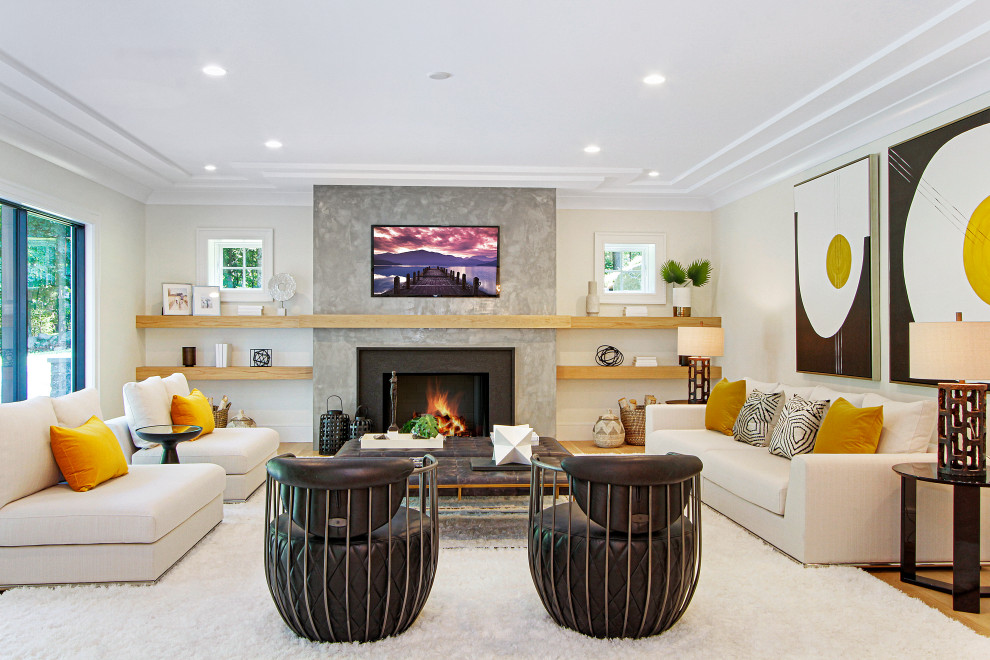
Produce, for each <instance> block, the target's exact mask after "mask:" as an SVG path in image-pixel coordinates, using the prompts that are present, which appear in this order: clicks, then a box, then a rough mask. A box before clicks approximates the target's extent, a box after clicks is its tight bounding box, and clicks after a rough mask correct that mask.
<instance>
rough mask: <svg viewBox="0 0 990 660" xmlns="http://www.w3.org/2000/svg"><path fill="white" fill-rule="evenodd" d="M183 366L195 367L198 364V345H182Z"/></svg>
mask: <svg viewBox="0 0 990 660" xmlns="http://www.w3.org/2000/svg"><path fill="white" fill-rule="evenodd" d="M182 366H183V367H195V366H196V347H195V346H183V347H182Z"/></svg>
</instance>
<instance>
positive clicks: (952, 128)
mask: <svg viewBox="0 0 990 660" xmlns="http://www.w3.org/2000/svg"><path fill="white" fill-rule="evenodd" d="M988 154H990V109H987V110H982V111H980V112H977V113H975V114H972V115H969V116H968V117H964V118H962V119H959V120H957V121H954V122H952V123H951V124H948V125H946V126H942V127H941V128H936V129H935V130H932V131H929V132H928V133H924V134H923V135H919V136H917V137H914V138H911V139H910V140H907V141H905V142H901V143H900V144H897V145H894V146H892V147H890V148H889V150H888V153H887V177H888V180H889V184H888V197H889V204H890V211H889V216H890V221H889V227H888V231H889V236H888V238H889V242H890V259H889V262H890V380H891V382H898V383H915V384H931V383H932V382H933V381H922V380H917V379H913V378H911V376H910V364H909V355H910V345H909V339H908V324H909V323H911V322H912V321H952V320H954V319H955V315H956V312H962V314H963V319H964V320H966V321H990V241H988V235H990V179H988V178H987V165H988V160H990V157H988Z"/></svg>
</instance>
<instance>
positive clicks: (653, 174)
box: [647, 170, 660, 176]
mask: <svg viewBox="0 0 990 660" xmlns="http://www.w3.org/2000/svg"><path fill="white" fill-rule="evenodd" d="M647 174H648V175H649V176H660V173H659V172H657V171H656V170H650V171H649V172H647Z"/></svg>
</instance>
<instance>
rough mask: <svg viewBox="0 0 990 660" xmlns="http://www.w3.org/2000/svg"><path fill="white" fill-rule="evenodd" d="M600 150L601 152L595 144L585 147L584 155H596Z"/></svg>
mask: <svg viewBox="0 0 990 660" xmlns="http://www.w3.org/2000/svg"><path fill="white" fill-rule="evenodd" d="M601 150H602V148H601V147H599V146H598V145H597V144H589V145H588V146H587V147H585V148H584V153H586V154H597V153H598V152H599V151H601Z"/></svg>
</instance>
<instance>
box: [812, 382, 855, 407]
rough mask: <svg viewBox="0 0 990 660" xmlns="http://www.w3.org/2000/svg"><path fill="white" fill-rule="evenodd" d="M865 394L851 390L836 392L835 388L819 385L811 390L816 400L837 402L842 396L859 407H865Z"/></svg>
mask: <svg viewBox="0 0 990 660" xmlns="http://www.w3.org/2000/svg"><path fill="white" fill-rule="evenodd" d="M864 396H865V395H864V394H851V393H849V392H836V391H835V390H833V389H831V388H828V387H825V386H824V385H819V386H817V387H816V388H815V389H813V390H811V398H812V399H814V400H815V401H831V402H832V403H835V402H836V400H837V399H839V398H840V397H841V398H843V399H845V400H846V401H848V402H849V403H851V404H853V405H854V406H856V407H857V408H862V407H863V397H864Z"/></svg>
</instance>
